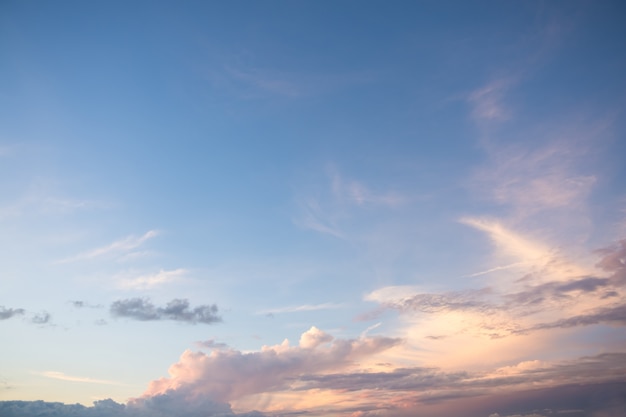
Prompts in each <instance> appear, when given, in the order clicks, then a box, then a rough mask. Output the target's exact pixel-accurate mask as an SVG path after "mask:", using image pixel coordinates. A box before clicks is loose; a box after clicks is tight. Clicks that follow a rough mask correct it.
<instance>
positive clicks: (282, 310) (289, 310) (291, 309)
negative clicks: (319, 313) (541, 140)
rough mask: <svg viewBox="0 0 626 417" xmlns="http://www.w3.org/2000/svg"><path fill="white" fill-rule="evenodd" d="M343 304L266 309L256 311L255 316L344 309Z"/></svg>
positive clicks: (302, 305)
mask: <svg viewBox="0 0 626 417" xmlns="http://www.w3.org/2000/svg"><path fill="white" fill-rule="evenodd" d="M344 306H345V305H344V304H338V303H322V304H301V305H297V306H289V307H279V308H268V309H265V310H260V311H257V313H256V314H283V313H297V312H301V311H316V310H332V309H337V308H342V307H344Z"/></svg>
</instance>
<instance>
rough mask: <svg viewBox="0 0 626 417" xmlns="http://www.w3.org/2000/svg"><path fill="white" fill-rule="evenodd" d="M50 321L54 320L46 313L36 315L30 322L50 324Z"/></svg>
mask: <svg viewBox="0 0 626 417" xmlns="http://www.w3.org/2000/svg"><path fill="white" fill-rule="evenodd" d="M50 319H52V316H51V315H50V313H47V312H45V311H44V312H42V313H39V314H35V315H34V316H33V317H32V318H31V320H30V321H31V323H33V324H47V323H49V322H50Z"/></svg>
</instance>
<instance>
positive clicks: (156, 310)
mask: <svg viewBox="0 0 626 417" xmlns="http://www.w3.org/2000/svg"><path fill="white" fill-rule="evenodd" d="M110 312H111V315H113V316H114V317H125V318H130V319H133V320H139V321H156V320H173V321H180V322H185V323H191V324H197V323H203V324H212V323H216V322H219V321H221V320H222V318H221V317H220V316H219V315H218V314H217V313H218V308H217V306H216V305H215V304H212V305H200V306H197V307H194V308H191V307H190V306H189V301H188V300H186V299H174V300H172V301H170V302H169V303H167V305H166V306H165V307H156V306H155V305H154V304H152V303H151V302H150V300H148V299H146V298H128V299H124V300H117V301H115V302H113V303H112V304H111V308H110Z"/></svg>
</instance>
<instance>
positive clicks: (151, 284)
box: [115, 268, 189, 290]
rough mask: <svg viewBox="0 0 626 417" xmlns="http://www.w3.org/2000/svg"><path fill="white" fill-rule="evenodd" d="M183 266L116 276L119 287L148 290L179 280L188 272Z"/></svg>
mask: <svg viewBox="0 0 626 417" xmlns="http://www.w3.org/2000/svg"><path fill="white" fill-rule="evenodd" d="M188 272H189V271H188V270H186V269H183V268H178V269H172V270H169V271H168V270H163V269H161V270H160V271H159V272H157V273H153V274H142V275H137V274H135V273H132V272H130V273H129V272H126V273H121V274H118V275H116V276H115V280H116V281H117V285H118V287H119V288H122V289H126V290H147V289H150V288H155V287H158V286H161V285H165V284H170V283H172V282H176V281H179V280H180V279H181V278H182V277H184V276H185V275H187V274H188Z"/></svg>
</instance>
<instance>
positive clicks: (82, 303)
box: [70, 300, 102, 308]
mask: <svg viewBox="0 0 626 417" xmlns="http://www.w3.org/2000/svg"><path fill="white" fill-rule="evenodd" d="M70 304H71V305H72V307H74V308H102V305H101V304H90V303H88V302H86V301H82V300H71V301H70Z"/></svg>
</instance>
